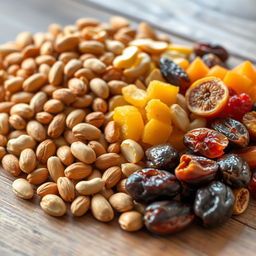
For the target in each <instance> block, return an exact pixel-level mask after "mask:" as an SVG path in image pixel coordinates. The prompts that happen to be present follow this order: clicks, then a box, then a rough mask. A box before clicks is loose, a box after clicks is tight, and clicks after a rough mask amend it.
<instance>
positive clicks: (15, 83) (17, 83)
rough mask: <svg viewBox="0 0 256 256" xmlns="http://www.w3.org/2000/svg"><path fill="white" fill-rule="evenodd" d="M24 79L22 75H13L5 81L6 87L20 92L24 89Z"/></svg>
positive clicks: (11, 90)
mask: <svg viewBox="0 0 256 256" xmlns="http://www.w3.org/2000/svg"><path fill="white" fill-rule="evenodd" d="M23 81H24V79H23V78H22V77H12V78H10V79H8V80H5V82H4V88H5V90H6V91H9V92H11V93H14V92H18V91H20V90H21V89H22V84H23Z"/></svg>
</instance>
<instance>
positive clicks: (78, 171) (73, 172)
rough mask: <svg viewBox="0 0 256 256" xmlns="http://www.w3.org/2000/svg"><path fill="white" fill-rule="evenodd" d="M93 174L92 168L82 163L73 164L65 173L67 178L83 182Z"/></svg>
mask: <svg viewBox="0 0 256 256" xmlns="http://www.w3.org/2000/svg"><path fill="white" fill-rule="evenodd" d="M91 173H92V166H91V165H88V164H85V163H82V162H76V163H73V164H71V165H69V166H68V167H67V168H66V169H65V171H64V174H65V176H66V177H68V178H69V179H73V180H81V179H83V178H85V177H87V176H89V175H90V174H91Z"/></svg>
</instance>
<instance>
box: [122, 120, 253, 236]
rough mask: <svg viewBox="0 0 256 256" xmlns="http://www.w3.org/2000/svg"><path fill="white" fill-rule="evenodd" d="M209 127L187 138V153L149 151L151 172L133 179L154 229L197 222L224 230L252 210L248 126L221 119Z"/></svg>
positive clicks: (131, 189) (132, 189)
mask: <svg viewBox="0 0 256 256" xmlns="http://www.w3.org/2000/svg"><path fill="white" fill-rule="evenodd" d="M208 127H209V128H197V129H193V130H190V131H189V132H187V133H186V134H185V136H184V145H185V146H186V148H187V150H186V152H183V153H182V154H181V153H180V152H178V151H177V150H176V149H175V148H174V147H173V146H172V145H170V144H168V143H165V144H160V145H157V146H153V147H151V148H149V149H147V150H146V154H145V155H146V159H145V160H146V163H147V168H144V169H140V170H138V171H136V172H134V173H133V174H132V175H130V176H129V177H128V179H127V181H126V184H125V185H126V190H127V192H128V193H129V194H130V195H131V196H132V197H133V198H134V200H135V201H137V202H139V203H141V204H145V205H146V208H145V212H144V222H145V226H146V228H147V229H148V230H149V231H151V232H153V233H156V234H161V235H167V234H172V233H175V232H177V231H180V230H182V229H184V228H186V227H187V226H188V225H190V224H191V223H192V222H193V221H195V220H196V219H198V220H199V222H200V223H201V224H202V225H203V226H204V227H209V228H210V227H216V226H219V225H221V224H223V223H225V222H226V221H227V220H228V219H229V218H230V217H231V216H232V215H237V214H241V213H243V212H244V211H245V210H246V208H247V206H248V202H249V197H250V192H249V190H250V191H251V192H252V194H253V195H255V194H256V173H255V174H253V175H252V173H251V170H250V166H249V165H248V163H247V161H246V160H245V159H246V157H244V156H246V155H248V154H247V153H246V152H247V150H248V149H250V148H251V147H253V146H251V147H248V145H249V143H250V135H249V132H248V129H247V128H246V126H245V125H244V124H243V123H241V122H239V121H236V120H233V119H230V118H221V119H215V120H213V121H212V122H211V124H210V125H209V126H208ZM249 154H250V151H249ZM248 188H249V189H248Z"/></svg>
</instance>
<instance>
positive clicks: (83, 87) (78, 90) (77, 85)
mask: <svg viewBox="0 0 256 256" xmlns="http://www.w3.org/2000/svg"><path fill="white" fill-rule="evenodd" d="M68 88H69V89H70V90H71V91H72V92H73V93H74V94H75V95H78V96H79V95H80V96H83V95H84V94H85V93H86V92H87V90H88V88H87V84H86V83H85V82H84V81H82V79H78V78H72V79H70V80H69V81H68Z"/></svg>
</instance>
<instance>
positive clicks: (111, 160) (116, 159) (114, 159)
mask: <svg viewBox="0 0 256 256" xmlns="http://www.w3.org/2000/svg"><path fill="white" fill-rule="evenodd" d="M120 163H121V157H120V155H118V154H116V153H106V154H103V155H100V156H99V157H97V159H96V162H95V166H96V167H97V168H99V169H100V170H106V169H107V168H109V167H111V166H114V165H120Z"/></svg>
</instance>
